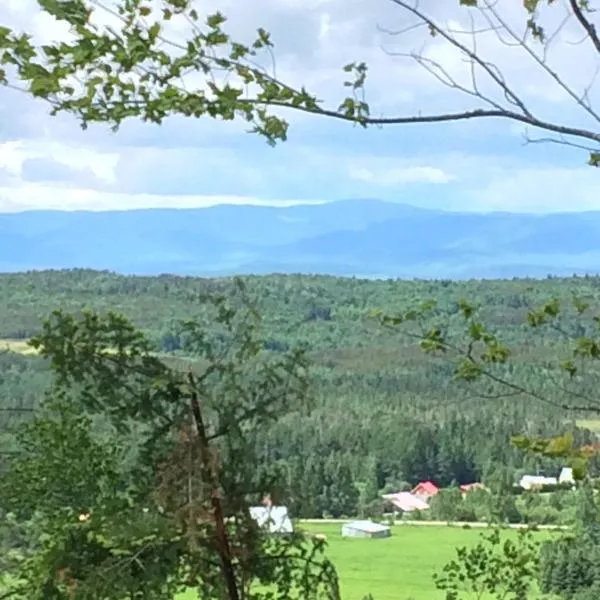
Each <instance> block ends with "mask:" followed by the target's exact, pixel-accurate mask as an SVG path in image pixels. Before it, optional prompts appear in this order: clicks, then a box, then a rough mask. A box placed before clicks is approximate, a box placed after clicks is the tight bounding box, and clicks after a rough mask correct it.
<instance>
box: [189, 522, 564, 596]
mask: <svg viewBox="0 0 600 600" xmlns="http://www.w3.org/2000/svg"><path fill="white" fill-rule="evenodd" d="M302 527H303V528H304V529H305V530H307V531H309V532H310V533H313V534H317V533H320V534H324V535H326V536H327V543H328V550H327V552H328V556H329V558H330V559H331V560H332V561H333V562H334V564H335V565H336V568H337V571H338V576H339V578H340V587H341V593H342V599H343V600H362V599H363V598H364V596H366V595H367V594H372V595H373V598H374V600H443V598H444V594H443V592H440V591H438V590H436V588H435V585H434V583H433V574H434V573H435V572H439V571H440V570H441V569H442V568H443V567H444V565H445V564H446V563H447V562H449V561H450V560H452V559H453V558H455V557H456V548H458V547H460V546H470V545H475V544H477V542H478V541H479V540H480V536H481V534H482V533H483V532H485V529H475V528H474V529H463V528H460V527H444V526H440V527H435V526H418V525H415V526H413V525H397V526H395V527H393V528H392V536H391V537H389V538H387V539H379V540H375V539H374V540H371V539H348V538H342V536H341V525H340V524H338V523H335V524H332V523H326V524H318V523H310V524H302ZM505 535H506V536H510V537H516V536H517V531H515V530H508V531H507V532H506V534H505ZM535 535H536V536H539V539H540V541H543V540H544V539H547V538H548V537H549V536H550V535H557V533H552V532H549V531H540V532H539V533H536V534H535ZM558 535H560V534H558ZM486 598H487V597H486ZM490 598H491V597H490ZM196 599H197V595H196V591H195V590H190V591H189V592H188V593H185V594H182V595H181V596H180V597H179V599H178V600H196ZM482 600H483V599H482ZM531 600H535V596H532V597H531Z"/></svg>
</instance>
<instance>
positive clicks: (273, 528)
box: [250, 496, 294, 534]
mask: <svg viewBox="0 0 600 600" xmlns="http://www.w3.org/2000/svg"><path fill="white" fill-rule="evenodd" d="M250 516H251V517H252V518H253V519H254V520H255V521H256V523H257V524H258V526H259V527H261V528H264V529H266V530H267V531H268V532H269V533H275V534H288V533H294V525H293V523H292V520H291V519H290V516H289V514H288V509H287V506H273V505H272V503H271V498H270V497H268V496H267V498H265V500H264V503H263V506H251V507H250Z"/></svg>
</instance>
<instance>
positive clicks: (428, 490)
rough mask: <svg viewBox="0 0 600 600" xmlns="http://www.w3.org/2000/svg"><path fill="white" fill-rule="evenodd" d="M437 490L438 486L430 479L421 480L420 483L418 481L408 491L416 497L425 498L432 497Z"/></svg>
mask: <svg viewBox="0 0 600 600" xmlns="http://www.w3.org/2000/svg"><path fill="white" fill-rule="evenodd" d="M439 491H440V488H439V487H438V486H437V485H435V483H433V482H432V481H421V483H418V484H417V485H416V486H415V487H414V489H413V490H412V491H411V492H410V493H411V494H413V496H416V497H417V498H422V499H426V498H432V497H433V496H435V495H436V494H437V493H438V492H439Z"/></svg>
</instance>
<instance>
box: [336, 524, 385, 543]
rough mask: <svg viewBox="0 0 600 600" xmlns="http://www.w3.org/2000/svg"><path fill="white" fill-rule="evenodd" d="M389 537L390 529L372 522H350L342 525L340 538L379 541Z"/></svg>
mask: <svg viewBox="0 0 600 600" xmlns="http://www.w3.org/2000/svg"><path fill="white" fill-rule="evenodd" d="M391 535H392V530H391V528H390V527H388V526H387V525H382V524H381V523H373V522H372V521H352V522H351V523H345V524H344V525H342V537H354V538H374V539H380V538H387V537H390V536H391Z"/></svg>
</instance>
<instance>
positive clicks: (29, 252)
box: [0, 199, 600, 279]
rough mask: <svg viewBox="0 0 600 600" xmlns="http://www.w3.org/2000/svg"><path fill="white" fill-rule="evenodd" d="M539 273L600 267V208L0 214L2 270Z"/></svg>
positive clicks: (234, 208) (378, 206)
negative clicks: (577, 210)
mask: <svg viewBox="0 0 600 600" xmlns="http://www.w3.org/2000/svg"><path fill="white" fill-rule="evenodd" d="M75 267H87V268H94V269H106V270H111V271H116V272H121V273H127V274H141V275H155V274H159V273H173V274H179V275H205V276H219V275H231V274H236V273H239V274H250V273H256V274H266V273H269V272H282V273H292V272H293V273H299V272H303V273H319V274H330V275H344V276H349V275H356V276H365V277H408V278H413V277H424V278H458V279H461V278H494V277H498V275H499V273H502V274H503V277H521V276H531V277H543V276H545V275H547V274H555V275H571V274H585V273H590V274H592V273H598V272H600V211H587V212H585V213H570V212H565V213H550V214H545V215H544V214H535V213H533V214H532V213H510V212H507V211H502V212H500V211H498V212H491V213H475V212H466V211H461V212H458V211H443V210H439V209H428V208H421V207H416V206H412V205H410V204H401V203H393V202H385V201H382V200H377V199H350V200H338V201H334V202H328V203H321V204H299V205H293V206H285V207H276V206H260V205H234V204H230V205H216V206H212V207H206V208H193V209H187V208H173V209H170V208H147V209H135V210H119V211H71V212H69V211H57V210H56V211H52V210H43V211H26V212H21V213H14V212H13V213H0V271H5V272H15V271H23V270H39V269H46V268H54V269H62V268H75Z"/></svg>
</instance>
